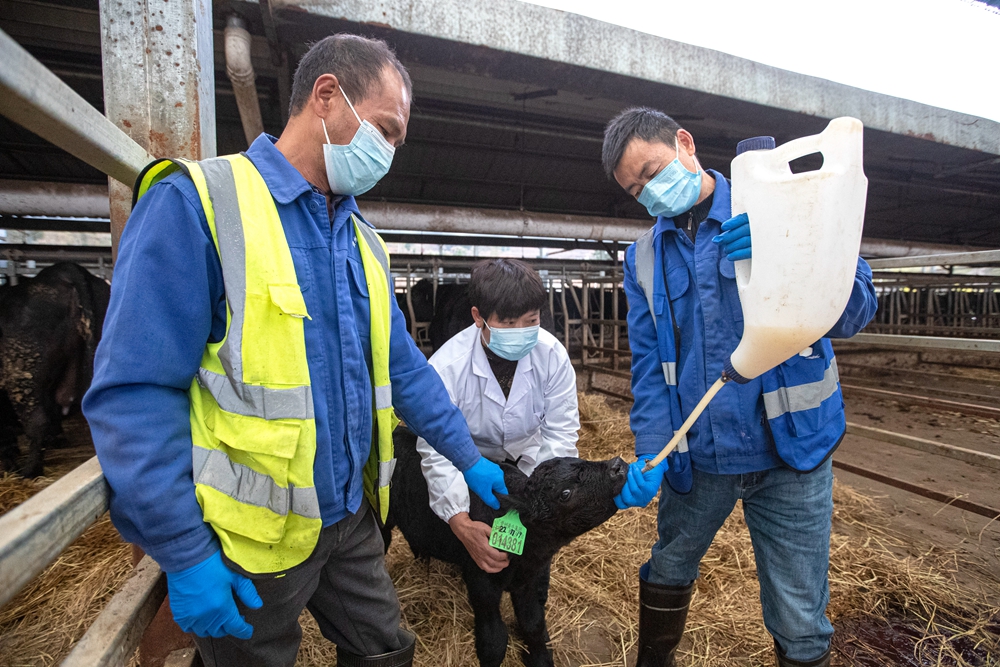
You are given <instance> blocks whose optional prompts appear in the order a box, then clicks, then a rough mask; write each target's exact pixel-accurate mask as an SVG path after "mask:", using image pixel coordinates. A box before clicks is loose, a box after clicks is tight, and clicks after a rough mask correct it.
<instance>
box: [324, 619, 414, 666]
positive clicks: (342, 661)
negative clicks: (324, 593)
mask: <svg viewBox="0 0 1000 667" xmlns="http://www.w3.org/2000/svg"><path fill="white" fill-rule="evenodd" d="M399 638H400V640H401V641H402V643H403V648H401V649H399V650H398V651H392V652H391V653H383V654H382V655H368V656H362V655H354V654H353V653H351V652H349V651H345V650H344V649H342V648H340V647H339V646H338V647H337V665H338V667H413V648H414V646H415V645H416V642H417V637H416V635H414V634H413V633H412V632H410V631H409V630H404V629H402V628H400V629H399Z"/></svg>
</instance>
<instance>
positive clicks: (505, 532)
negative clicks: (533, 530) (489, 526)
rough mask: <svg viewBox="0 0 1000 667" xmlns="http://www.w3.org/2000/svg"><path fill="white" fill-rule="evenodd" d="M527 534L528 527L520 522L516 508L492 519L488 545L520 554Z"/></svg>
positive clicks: (516, 554)
mask: <svg viewBox="0 0 1000 667" xmlns="http://www.w3.org/2000/svg"><path fill="white" fill-rule="evenodd" d="M527 536H528V529H527V528H525V527H524V524H523V523H521V518H520V516H519V515H518V513H517V510H511V511H509V512H507V513H506V514H505V515H503V516H502V517H500V518H499V519H494V520H493V530H491V531H490V546H491V547H493V548H494V549H500V550H501V551H509V552H510V553H512V554H514V555H515V556H520V555H521V553H523V552H524V538H525V537H527Z"/></svg>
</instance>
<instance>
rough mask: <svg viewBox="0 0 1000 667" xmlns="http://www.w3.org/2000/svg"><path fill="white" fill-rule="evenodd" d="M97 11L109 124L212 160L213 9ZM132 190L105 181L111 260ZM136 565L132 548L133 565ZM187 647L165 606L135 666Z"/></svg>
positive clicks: (177, 2)
mask: <svg viewBox="0 0 1000 667" xmlns="http://www.w3.org/2000/svg"><path fill="white" fill-rule="evenodd" d="M100 6H101V52H102V55H103V65H104V111H105V115H107V117H108V119H109V120H111V121H112V122H113V123H114V124H115V125H117V126H118V128H119V129H121V130H122V131H123V132H125V134H127V135H128V136H129V137H131V138H132V139H133V140H134V141H135V142H136V143H138V144H139V145H140V146H142V147H143V148H145V149H146V150H147V151H148V152H149V153H151V154H152V155H153V156H154V157H185V158H190V159H194V160H201V159H204V158H208V157H214V156H215V150H216V148H215V65H214V54H213V34H212V6H211V2H209V0H102V2H101V3H100ZM132 185H133V184H132V183H122V182H120V181H118V180H115V179H114V178H110V177H109V178H108V189H109V191H110V192H109V194H110V198H111V249H112V257H113V258H117V255H118V241H119V239H120V238H121V233H122V230H123V228H124V227H125V222H126V220H128V216H129V213H130V212H131V204H132V189H131V188H132ZM148 269H149V270H150V271H155V270H156V267H152V266H151V267H148ZM140 558H141V551H140V550H139V549H138V548H136V549H135V553H134V558H133V563H137V562H138V561H139V559H140ZM190 645H191V640H190V637H188V636H187V635H186V634H184V633H183V632H181V629H180V628H179V627H177V624H176V623H174V621H173V617H172V616H171V614H170V609H169V606H168V603H167V602H164V603H163V605H162V607H161V608H160V609H159V611H158V612H157V613H156V616H155V618H154V619H153V621H152V623H151V624H150V625H149V628H148V630H147V631H146V634H145V635H144V637H143V640H142V643H141V644H140V646H139V662H140V664H141V665H142V667H160V666H161V665H163V662H164V660H165V659H166V657H167V655H169V654H170V653H171V652H172V651H174V650H176V649H179V648H185V647H188V646H190Z"/></svg>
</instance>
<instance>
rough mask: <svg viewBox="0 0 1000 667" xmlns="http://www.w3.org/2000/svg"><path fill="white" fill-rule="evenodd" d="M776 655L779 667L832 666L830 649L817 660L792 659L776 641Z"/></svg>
mask: <svg viewBox="0 0 1000 667" xmlns="http://www.w3.org/2000/svg"><path fill="white" fill-rule="evenodd" d="M774 657H775V660H776V661H777V662H776V664H777V665H778V667H830V649H826V653H824V654H823V655H821V656H820V657H818V658H816V659H815V660H806V661H805V662H803V661H801V660H792V659H791V658H789V657H788V656H786V655H785V653H784V651H782V650H781V647H780V646H778V642H774Z"/></svg>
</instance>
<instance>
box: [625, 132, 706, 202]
mask: <svg viewBox="0 0 1000 667" xmlns="http://www.w3.org/2000/svg"><path fill="white" fill-rule="evenodd" d="M678 148H679V146H678V144H677V139H676V138H674V152H675V153H677V154H678V155H680V153H679V152H678ZM700 192H701V170H700V169H699V170H698V171H697V172H696V173H692V172H690V171H688V169H687V167H685V166H684V165H683V164H681V161H680V160H678V159H677V158H676V157H675V158H674V160H673V162H671V163H670V164H668V165H667V166H666V167H664V168H663V169H661V170H660V173H658V174H657V175H656V176H653V178H651V179H650V181H649V183H646V187H644V188H643V189H642V192H640V193H639V203H640V204H642V205H643V206H645V207H646V210H647V211H649V214H650V215H651V216H653V217H654V218H655V217H658V216H661V215H662V216H666V217H668V218H673V217H675V216H678V215H680V214H681V213H683V212H684V211H687V210H688V209H690V208H691V207H692V206H694V205H695V203H697V201H698V193H700Z"/></svg>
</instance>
